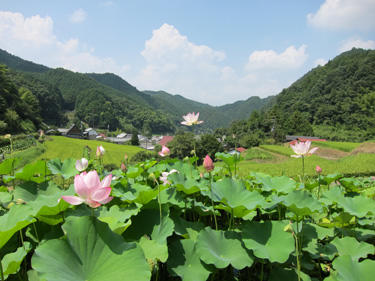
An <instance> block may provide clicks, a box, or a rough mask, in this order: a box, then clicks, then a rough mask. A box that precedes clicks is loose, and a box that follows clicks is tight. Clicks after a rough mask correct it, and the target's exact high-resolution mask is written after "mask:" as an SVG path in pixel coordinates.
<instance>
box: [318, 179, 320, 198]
mask: <svg viewBox="0 0 375 281" xmlns="http://www.w3.org/2000/svg"><path fill="white" fill-rule="evenodd" d="M319 199H320V174H318V200H319Z"/></svg>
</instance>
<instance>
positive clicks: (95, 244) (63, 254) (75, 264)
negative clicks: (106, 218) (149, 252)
mask: <svg viewBox="0 0 375 281" xmlns="http://www.w3.org/2000/svg"><path fill="white" fill-rule="evenodd" d="M62 227H63V229H64V232H65V233H66V236H67V238H66V239H53V240H48V241H47V242H45V243H43V244H41V245H40V246H38V247H37V249H36V250H35V253H34V255H33V257H32V260H31V263H32V268H33V269H34V270H36V271H37V272H38V275H39V278H41V279H43V278H45V279H46V280H54V281H99V280H101V281H102V280H113V281H116V280H119V281H120V280H121V281H123V280H139V281H142V280H150V277H151V274H150V270H149V266H148V264H147V262H146V260H145V258H144V255H143V251H142V250H141V248H140V247H138V246H136V244H134V243H125V242H124V240H123V239H122V237H121V236H119V235H117V234H115V233H113V232H112V231H111V230H110V229H109V227H108V225H107V224H106V223H103V222H100V221H99V220H97V219H96V218H94V217H69V218H67V220H66V222H65V223H64V225H63V226H62Z"/></svg>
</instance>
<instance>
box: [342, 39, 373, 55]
mask: <svg viewBox="0 0 375 281" xmlns="http://www.w3.org/2000/svg"><path fill="white" fill-rule="evenodd" d="M352 48H362V49H375V41H373V40H367V41H363V40H361V39H355V38H352V39H349V40H346V41H345V42H343V43H342V44H341V46H340V49H339V51H340V52H345V51H349V50H351V49H352Z"/></svg>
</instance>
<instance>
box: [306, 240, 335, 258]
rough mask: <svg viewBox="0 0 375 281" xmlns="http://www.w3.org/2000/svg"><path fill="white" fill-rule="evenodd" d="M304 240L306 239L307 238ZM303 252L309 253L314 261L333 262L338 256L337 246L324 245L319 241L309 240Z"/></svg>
mask: <svg viewBox="0 0 375 281" xmlns="http://www.w3.org/2000/svg"><path fill="white" fill-rule="evenodd" d="M303 238H304V239H305V236H303ZM304 242H305V241H304ZM303 250H304V251H306V252H308V253H309V254H310V256H311V257H312V258H313V259H324V260H327V261H331V260H333V258H334V257H335V256H336V254H337V249H336V247H335V246H333V245H332V244H322V243H320V242H319V241H318V239H312V240H309V241H308V243H307V245H306V246H305V247H304V248H303Z"/></svg>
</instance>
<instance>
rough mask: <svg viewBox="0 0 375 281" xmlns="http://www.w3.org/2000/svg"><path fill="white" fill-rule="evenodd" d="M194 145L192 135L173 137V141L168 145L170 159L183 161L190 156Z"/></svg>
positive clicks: (181, 134)
mask: <svg viewBox="0 0 375 281" xmlns="http://www.w3.org/2000/svg"><path fill="white" fill-rule="evenodd" d="M194 143H195V139H194V134H193V133H190V132H187V133H179V134H177V135H175V137H174V138H173V140H172V141H171V142H170V143H169V144H168V147H169V149H170V151H171V157H176V158H179V159H183V158H185V157H186V156H192V154H191V152H192V151H193V149H194Z"/></svg>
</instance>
